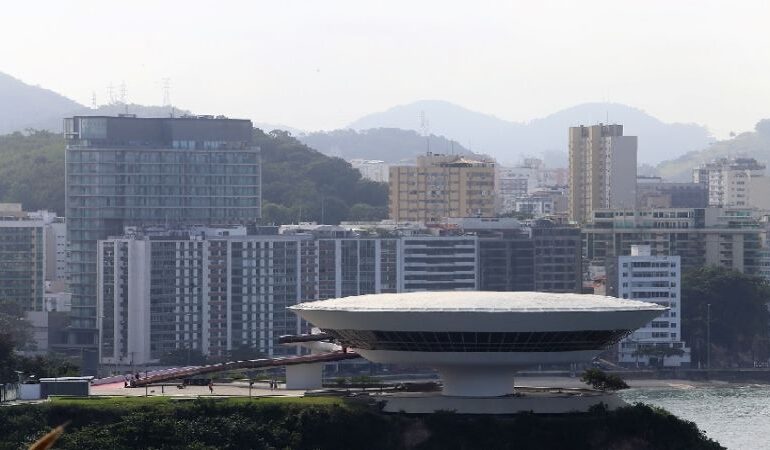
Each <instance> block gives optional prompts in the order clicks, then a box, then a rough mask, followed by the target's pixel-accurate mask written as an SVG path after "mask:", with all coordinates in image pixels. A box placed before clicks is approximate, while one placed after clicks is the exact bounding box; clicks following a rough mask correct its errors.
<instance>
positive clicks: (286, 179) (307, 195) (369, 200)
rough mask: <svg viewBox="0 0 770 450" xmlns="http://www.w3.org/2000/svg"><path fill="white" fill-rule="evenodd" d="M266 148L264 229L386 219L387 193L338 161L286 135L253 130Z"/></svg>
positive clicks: (257, 139) (256, 140)
mask: <svg viewBox="0 0 770 450" xmlns="http://www.w3.org/2000/svg"><path fill="white" fill-rule="evenodd" d="M254 141H255V143H256V144H257V145H259V146H260V147H261V148H262V164H263V167H262V218H263V222H265V223H291V222H297V221H317V222H323V223H339V222H340V221H341V220H346V219H348V220H377V219H383V218H385V217H386V216H387V201H388V187H387V185H386V184H384V183H376V182H373V181H369V180H365V179H363V178H361V174H360V173H359V172H358V171H357V170H355V169H353V168H352V167H351V166H350V164H349V163H347V162H345V161H344V160H342V159H340V158H331V157H328V156H325V155H323V154H322V153H320V152H318V151H316V150H313V149H312V148H310V147H308V146H306V145H304V144H302V143H300V142H299V141H298V140H297V139H295V138H293V137H291V135H289V133H287V132H285V131H278V130H274V131H272V132H270V134H265V133H263V132H262V131H261V130H255V132H254Z"/></svg>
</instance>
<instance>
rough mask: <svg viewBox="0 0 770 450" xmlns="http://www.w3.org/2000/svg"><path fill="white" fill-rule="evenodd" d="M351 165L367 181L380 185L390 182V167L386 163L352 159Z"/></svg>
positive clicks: (375, 160)
mask: <svg viewBox="0 0 770 450" xmlns="http://www.w3.org/2000/svg"><path fill="white" fill-rule="evenodd" d="M349 162H350V165H351V166H352V167H353V168H354V169H356V170H358V171H359V172H361V176H362V177H364V178H366V179H367V180H372V181H377V182H379V183H387V182H388V173H389V171H390V169H389V167H390V166H389V165H388V164H387V163H386V162H385V161H380V160H377V159H351V160H350V161H349Z"/></svg>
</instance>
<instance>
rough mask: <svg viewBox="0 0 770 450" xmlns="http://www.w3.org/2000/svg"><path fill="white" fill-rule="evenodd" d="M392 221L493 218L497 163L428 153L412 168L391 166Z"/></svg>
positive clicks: (419, 158) (418, 159) (420, 157)
mask: <svg viewBox="0 0 770 450" xmlns="http://www.w3.org/2000/svg"><path fill="white" fill-rule="evenodd" d="M389 185H390V218H391V219H392V220H396V221H419V222H435V221H439V220H441V219H443V218H445V217H494V215H495V196H494V191H495V164H494V163H493V162H489V161H477V160H472V159H469V158H468V157H465V156H458V155H438V154H427V155H425V156H419V157H418V158H417V164H416V165H412V166H391V167H390V176H389Z"/></svg>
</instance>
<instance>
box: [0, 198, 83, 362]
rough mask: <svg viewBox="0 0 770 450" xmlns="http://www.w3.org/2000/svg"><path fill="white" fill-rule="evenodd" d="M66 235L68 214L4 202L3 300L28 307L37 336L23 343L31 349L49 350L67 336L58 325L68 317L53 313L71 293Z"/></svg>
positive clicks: (0, 242) (0, 219)
mask: <svg viewBox="0 0 770 450" xmlns="http://www.w3.org/2000/svg"><path fill="white" fill-rule="evenodd" d="M64 234H65V223H64V219H63V218H61V217H57V216H56V214H55V213H53V212H49V211H35V212H25V211H23V210H22V207H21V205H20V204H18V203H3V204H0V300H2V301H7V302H13V303H16V304H17V305H19V307H20V308H21V310H22V311H24V315H25V318H26V319H27V321H28V323H29V324H30V326H31V330H32V339H31V341H30V342H22V343H20V344H21V348H20V349H21V350H23V351H25V352H40V353H45V352H46V351H47V350H48V345H49V342H51V341H52V342H57V341H59V340H60V339H61V338H60V334H61V329H62V328H63V325H61V326H57V324H59V323H60V322H62V320H61V319H63V318H66V317H62V316H63V315H64V313H62V314H60V315H57V314H56V313H55V312H53V308H52V307H51V305H50V301H51V300H60V301H59V302H58V304H57V305H56V307H57V308H56V309H58V310H63V309H65V305H64V304H63V303H64V302H66V300H67V297H68V295H69V294H67V293H65V292H62V288H63V285H64V261H65V249H64ZM49 322H50V323H52V326H50V327H49ZM49 334H50V335H51V336H50V338H49Z"/></svg>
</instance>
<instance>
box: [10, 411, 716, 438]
mask: <svg viewBox="0 0 770 450" xmlns="http://www.w3.org/2000/svg"><path fill="white" fill-rule="evenodd" d="M154 400H155V399H150V401H146V402H131V404H130V405H129V404H119V403H116V404H111V403H110V402H109V401H107V402H103V401H99V400H92V401H89V402H78V403H80V404H73V403H69V404H68V403H66V402H62V403H63V404H59V402H54V403H48V404H38V405H27V406H17V407H11V408H0V430H3V432H2V433H0V449H5V448H8V449H16V448H19V447H20V446H22V445H24V444H27V443H29V442H30V441H32V440H34V439H35V438H37V437H39V436H41V435H42V434H43V433H44V432H45V431H47V430H48V429H50V428H51V427H53V426H56V425H59V424H61V423H64V422H66V421H71V422H72V423H71V424H70V425H69V426H68V428H67V431H66V432H65V434H64V436H63V437H62V438H61V440H60V441H59V442H57V444H56V448H60V449H64V450H66V449H77V450H87V449H106V448H110V449H123V448H158V449H160V448H162V449H177V448H178V449H182V448H184V449H242V448H253V449H263V448H264V449H267V448H291V449H335V450H336V449H359V448H360V449H363V448H366V449H406V448H413V449H442V450H446V449H470V448H483V449H512V448H517V449H539V450H549V449H566V448H569V449H574V450H581V449H608V448H645V449H647V448H650V449H652V448H655V449H681V448H686V449H719V448H722V447H720V446H719V444H717V443H716V442H714V441H712V440H710V439H708V438H707V437H705V435H704V434H703V433H701V432H700V431H699V430H698V428H697V427H696V426H695V424H693V423H692V422H687V421H683V420H681V419H678V418H676V417H675V416H672V415H670V414H668V413H666V412H665V411H663V410H659V409H655V408H651V407H649V406H645V405H641V404H638V405H635V406H629V407H625V408H620V409H618V410H615V411H607V410H606V409H604V408H601V407H599V408H595V409H594V410H593V412H591V413H586V414H565V415H554V416H541V415H534V414H519V415H516V416H513V417H494V416H465V415H458V414H452V413H436V414H430V415H426V416H422V417H420V416H418V417H415V416H406V415H402V414H390V415H388V414H382V413H379V412H378V411H377V410H376V408H374V407H364V406H360V407H354V406H349V405H340V404H299V403H291V402H286V403H285V404H281V403H277V402H276V401H270V400H266V401H264V402H262V401H261V400H254V401H250V402H247V401H215V400H191V401H183V402H182V401H173V402H172V401H154ZM160 400H163V399H160ZM103 403H107V404H106V405H105V404H103Z"/></svg>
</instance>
